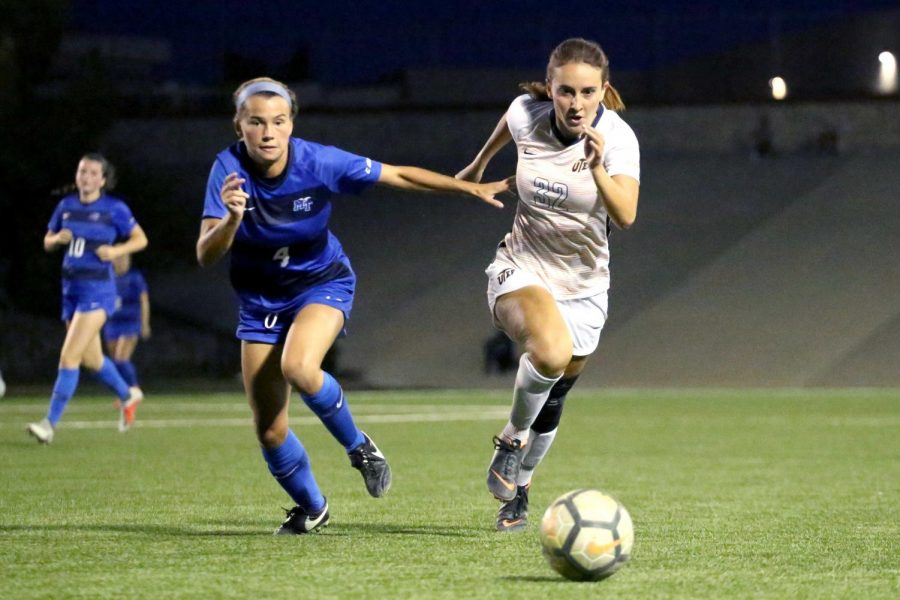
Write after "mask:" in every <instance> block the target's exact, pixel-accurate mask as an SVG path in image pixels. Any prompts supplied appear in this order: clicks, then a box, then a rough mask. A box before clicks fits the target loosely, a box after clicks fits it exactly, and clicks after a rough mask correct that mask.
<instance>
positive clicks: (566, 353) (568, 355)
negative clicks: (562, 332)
mask: <svg viewBox="0 0 900 600" xmlns="http://www.w3.org/2000/svg"><path fill="white" fill-rule="evenodd" d="M528 355H529V357H530V359H531V364H533V365H534V368H535V369H537V370H538V372H539V373H540V374H541V375H544V376H545V377H556V376H558V375H559V374H560V373H562V372H563V371H565V370H566V366H567V365H568V364H569V361H571V360H572V341H571V340H570V339H569V338H568V336H565V337H563V336H560V337H559V338H556V339H551V338H548V339H543V340H538V341H536V343H535V344H533V346H532V347H531V348H529V350H528Z"/></svg>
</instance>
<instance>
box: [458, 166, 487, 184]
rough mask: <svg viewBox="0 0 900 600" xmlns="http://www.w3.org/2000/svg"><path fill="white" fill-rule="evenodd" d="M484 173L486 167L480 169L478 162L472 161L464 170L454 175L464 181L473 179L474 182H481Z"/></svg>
mask: <svg viewBox="0 0 900 600" xmlns="http://www.w3.org/2000/svg"><path fill="white" fill-rule="evenodd" d="M483 175H484V169H480V168H479V167H478V164H477V163H474V162H473V163H472V164H470V165H469V166H467V167H466V168H464V169H463V170H462V171H460V172H459V173H457V174H456V175H454V177H456V178H457V179H462V180H463V181H471V182H472V183H480V182H481V178H482V176H483Z"/></svg>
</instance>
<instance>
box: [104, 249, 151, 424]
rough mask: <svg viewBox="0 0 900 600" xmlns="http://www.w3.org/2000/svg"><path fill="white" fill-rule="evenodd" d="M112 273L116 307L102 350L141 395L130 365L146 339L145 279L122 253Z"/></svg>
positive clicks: (128, 419)
mask: <svg viewBox="0 0 900 600" xmlns="http://www.w3.org/2000/svg"><path fill="white" fill-rule="evenodd" d="M113 270H114V271H115V274H116V292H117V293H118V295H119V307H118V309H116V312H114V313H113V314H112V316H111V317H110V318H109V320H108V321H107V322H106V325H104V326H103V339H104V341H105V342H106V351H107V353H108V354H109V356H110V358H112V361H113V364H115V365H116V368H117V369H118V370H119V374H120V375H121V376H122V379H124V380H125V382H126V383H127V384H128V387H129V388H130V389H131V391H132V392H133V393H135V394H137V395H138V396H140V397H143V396H144V393H143V391H142V390H141V386H140V384H139V383H138V376H137V370H136V369H135V368H134V364H133V363H132V362H131V357H132V356H133V355H134V351H135V348H137V344H138V340H139V339H142V340H146V339H147V338H149V337H150V295H149V293H148V291H147V280H146V279H144V275H143V274H142V273H141V272H140V270H138V269H134V268H132V267H131V255H130V254H125V255H122V256H120V257H118V258H116V259H115V260H114V261H113ZM136 410H137V404H133V405H131V406H129V407H128V408H127V409H126V410H125V411H124V412H123V413H122V414H123V415H124V426H125V427H126V428H128V427H131V426H132V425H133V424H134V417H135V411H136Z"/></svg>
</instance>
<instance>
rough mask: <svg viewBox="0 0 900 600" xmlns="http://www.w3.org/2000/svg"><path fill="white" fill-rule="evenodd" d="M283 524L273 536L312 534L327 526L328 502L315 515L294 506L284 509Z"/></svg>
mask: <svg viewBox="0 0 900 600" xmlns="http://www.w3.org/2000/svg"><path fill="white" fill-rule="evenodd" d="M285 513H287V514H286V515H285V518H284V523H282V524H281V527H279V528H278V529H276V530H275V535H303V534H305V533H313V532H315V531H318V530H319V529H322V528H324V527H325V526H327V525H328V519H329V517H330V515H329V514H328V501H327V500H326V501H325V506H323V507H322V510H320V511H319V512H317V513H315V514H309V513H308V512H306V510H305V509H303V508H300V507H299V506H295V507H294V508H292V509H290V510H287V509H285Z"/></svg>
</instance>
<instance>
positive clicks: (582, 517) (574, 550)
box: [541, 490, 634, 581]
mask: <svg viewBox="0 0 900 600" xmlns="http://www.w3.org/2000/svg"><path fill="white" fill-rule="evenodd" d="M633 544H634V527H633V526H632V524H631V516H630V515H629V514H628V511H627V510H625V507H624V506H622V505H621V504H620V503H619V502H618V501H617V500H616V499H615V498H613V497H612V496H609V495H607V494H604V493H603V492H599V491H597V490H575V491H572V492H569V493H567V494H563V495H562V496H560V497H559V498H557V499H556V500H554V501H553V504H551V505H550V507H549V508H548V509H547V511H546V512H545V513H544V518H543V519H542V520H541V545H542V546H543V548H544V557H545V558H546V559H547V562H549V563H550V566H551V567H553V569H554V570H556V572H558V573H559V574H560V575H562V576H563V577H566V578H568V579H572V580H575V581H598V580H600V579H605V578H607V577H609V576H610V575H612V574H613V573H615V572H616V571H618V570H619V568H620V567H621V566H622V565H623V564H625V562H626V561H627V560H628V559H629V558H630V557H631V547H632V545H633Z"/></svg>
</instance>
